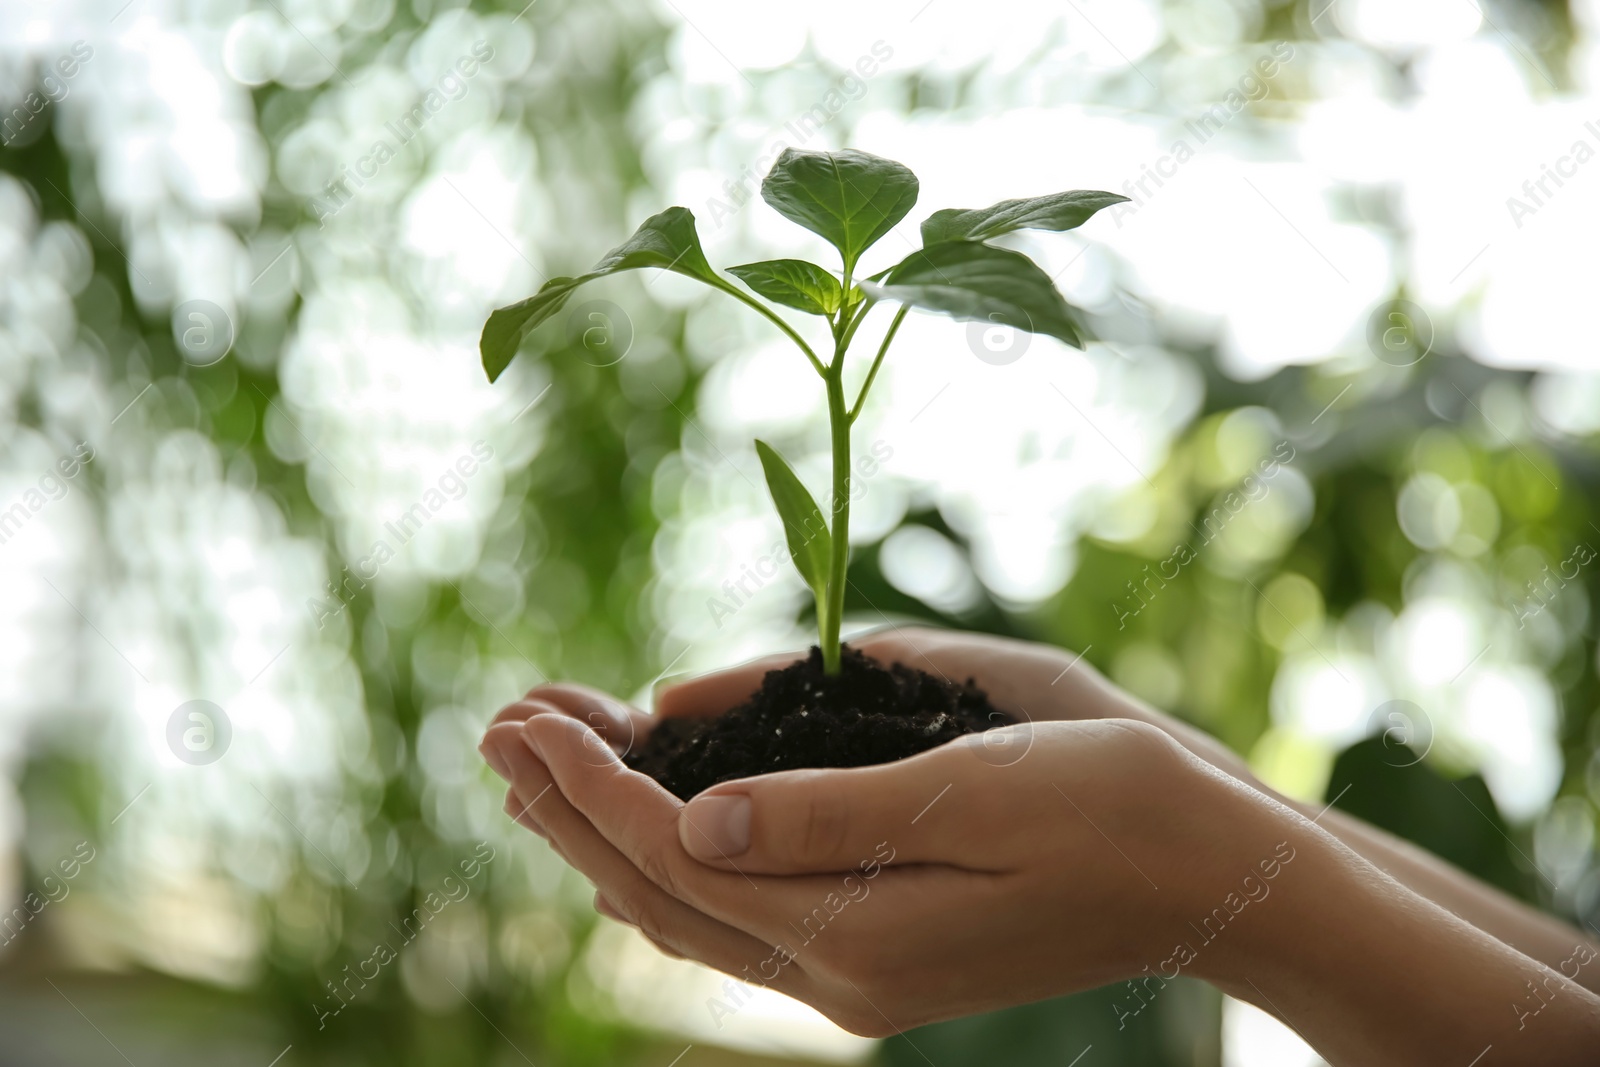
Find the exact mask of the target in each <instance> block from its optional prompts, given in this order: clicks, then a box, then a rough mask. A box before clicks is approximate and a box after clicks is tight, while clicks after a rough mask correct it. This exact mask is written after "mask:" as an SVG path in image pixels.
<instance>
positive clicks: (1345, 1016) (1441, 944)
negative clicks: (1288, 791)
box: [1202, 802, 1600, 1067]
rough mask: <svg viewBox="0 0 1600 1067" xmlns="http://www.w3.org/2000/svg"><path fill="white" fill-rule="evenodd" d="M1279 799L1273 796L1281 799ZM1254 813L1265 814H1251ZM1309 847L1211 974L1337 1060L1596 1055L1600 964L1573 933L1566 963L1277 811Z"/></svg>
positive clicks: (1460, 1062)
mask: <svg viewBox="0 0 1600 1067" xmlns="http://www.w3.org/2000/svg"><path fill="white" fill-rule="evenodd" d="M1269 805H1270V802H1267V804H1266V805H1263V806H1269ZM1245 817H1252V816H1245ZM1263 817H1264V818H1268V819H1271V820H1274V821H1275V823H1276V825H1275V827H1274V828H1273V829H1271V830H1268V831H1267V832H1266V833H1265V835H1264V836H1263V840H1265V839H1266V838H1267V837H1276V836H1278V835H1280V834H1281V835H1283V836H1284V837H1287V838H1288V840H1289V841H1290V842H1291V843H1292V844H1293V847H1294V848H1295V850H1296V856H1295V859H1294V862H1293V863H1292V864H1285V865H1284V868H1283V871H1282V874H1281V876H1280V877H1279V878H1278V879H1277V882H1276V884H1275V886H1274V888H1273V893H1272V897H1271V898H1270V900H1268V901H1264V902H1263V903H1262V904H1261V905H1260V908H1259V911H1258V912H1257V914H1256V916H1255V917H1254V918H1253V919H1252V921H1251V922H1250V923H1248V924H1240V927H1239V931H1238V934H1239V936H1238V937H1237V938H1234V937H1231V936H1230V937H1229V938H1227V939H1219V941H1218V948H1219V950H1220V951H1218V952H1216V953H1214V954H1212V956H1211V957H1210V958H1209V959H1207V960H1206V965H1207V968H1208V972H1207V973H1204V974H1203V975H1202V976H1203V977H1206V978H1208V979H1209V980H1210V981H1212V982H1213V984H1215V985H1217V986H1218V987H1219V988H1221V989H1223V990H1224V991H1225V992H1227V993H1229V994H1231V995H1233V996H1235V997H1238V998H1240V999H1243V1000H1247V1001H1250V1002H1252V1003H1254V1004H1256V1005H1258V1006H1260V1007H1261V1008H1263V1009H1264V1010H1266V1011H1270V1012H1272V1013H1273V1014H1274V1015H1277V1016H1278V1017H1279V1018H1281V1019H1283V1020H1284V1021H1285V1022H1286V1023H1288V1024H1289V1025H1291V1026H1293V1027H1294V1028H1295V1029H1296V1030H1298V1031H1299V1032H1300V1033H1301V1034H1302V1035H1303V1036H1304V1037H1305V1038H1306V1040H1307V1041H1309V1042H1310V1043H1311V1044H1312V1045H1313V1046H1315V1047H1316V1048H1317V1050H1318V1051H1319V1052H1320V1053H1321V1054H1322V1055H1323V1056H1324V1057H1325V1058H1327V1059H1328V1060H1329V1062H1330V1063H1332V1064H1334V1065H1335V1067H1342V1065H1344V1064H1361V1065H1362V1067H1368V1065H1387V1064H1394V1065H1397V1067H1398V1065H1402V1064H1404V1065H1406V1067H1414V1065H1417V1064H1441V1065H1450V1067H1467V1065H1468V1064H1472V1065H1475V1067H1493V1065H1495V1064H1525V1063H1539V1064H1544V1065H1548V1067H1563V1065H1566V1064H1572V1065H1578V1064H1589V1063H1593V1062H1595V1056H1596V1053H1597V1050H1600V997H1596V996H1595V995H1594V994H1593V993H1591V992H1589V991H1588V990H1586V989H1584V988H1583V987H1582V986H1580V985H1578V984H1576V983H1575V982H1574V981H1571V980H1570V977H1571V976H1573V975H1582V974H1583V973H1584V972H1585V971H1591V972H1592V971H1594V970H1596V969H1600V959H1597V954H1595V953H1588V952H1586V951H1583V950H1580V951H1578V952H1577V953H1576V954H1575V953H1574V951H1573V946H1572V945H1571V944H1569V945H1568V947H1567V950H1566V952H1565V954H1564V956H1563V960H1564V962H1565V964H1566V972H1567V973H1566V974H1565V975H1563V974H1562V973H1558V972H1557V971H1556V970H1553V969H1551V968H1549V967H1546V966H1543V965H1542V964H1540V963H1538V962H1536V961H1535V960H1532V959H1530V958H1528V957H1527V956H1525V955H1523V954H1522V953H1520V952H1517V951H1515V950H1514V949H1512V948H1510V947H1509V946H1508V945H1506V944H1504V943H1502V942H1501V941H1499V940H1497V939H1496V938H1494V937H1492V936H1490V935H1489V934H1487V933H1486V932H1484V931H1483V930H1481V929H1479V928H1477V927H1475V926H1473V925H1471V924H1469V923H1467V922H1464V921H1462V920H1461V919H1460V918H1458V917H1457V916H1455V915H1453V914H1451V913H1450V912H1448V911H1446V910H1445V909H1444V908H1441V907H1439V906H1438V905H1436V904H1434V903H1432V902H1430V901H1428V900H1425V899H1423V898H1422V897H1421V896H1419V895H1418V894H1416V893H1414V892H1412V891H1411V890H1409V889H1407V888H1406V887H1404V886H1402V885H1400V884H1399V883H1398V882H1396V881H1395V880H1394V879H1392V878H1389V877H1388V876H1386V875H1385V874H1383V872H1381V871H1379V870H1378V869H1376V868H1375V867H1374V866H1373V865H1372V864H1370V863H1368V862H1367V861H1365V860H1364V859H1362V858H1361V857H1360V856H1358V855H1356V854H1355V853H1354V852H1353V851H1352V850H1350V849H1349V848H1347V847H1346V846H1344V845H1343V844H1342V843H1341V842H1339V841H1337V840H1336V839H1335V838H1334V837H1333V836H1332V835H1330V834H1327V833H1324V832H1322V831H1321V830H1319V829H1318V828H1317V827H1316V826H1313V825H1311V824H1310V822H1309V821H1308V820H1306V819H1304V818H1301V817H1299V816H1298V815H1295V814H1291V813H1288V812H1283V811H1281V809H1280V811H1279V813H1278V814H1276V815H1273V814H1270V813H1269V814H1267V815H1266V816H1263Z"/></svg>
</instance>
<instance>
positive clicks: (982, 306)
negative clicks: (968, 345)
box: [861, 241, 1083, 348]
mask: <svg viewBox="0 0 1600 1067" xmlns="http://www.w3.org/2000/svg"><path fill="white" fill-rule="evenodd" d="M861 288H862V289H864V290H865V291H866V293H867V295H868V296H871V297H873V298H875V299H880V300H898V301H900V302H901V303H903V304H911V305H913V306H915V307H920V308H927V309H929V310H931V311H942V312H944V313H945V314H946V315H950V316H953V317H954V318H957V319H969V320H973V321H976V322H993V323H998V324H1000V325H1002V326H1014V327H1016V328H1017V329H1019V330H1027V331H1028V332H1030V333H1042V334H1048V335H1049V336H1051V337H1056V338H1059V339H1061V340H1063V341H1065V342H1066V343H1067V344H1069V345H1072V346H1073V347H1074V348H1082V347H1083V341H1082V340H1081V339H1080V337H1079V335H1078V328H1077V327H1076V326H1075V325H1073V322H1072V309H1071V307H1069V306H1068V304H1067V302H1066V301H1065V300H1063V299H1062V297H1061V294H1060V293H1058V292H1056V287H1055V285H1054V284H1052V283H1051V281H1050V276H1049V275H1048V274H1046V273H1045V272H1044V271H1042V270H1040V269H1039V267H1038V265H1037V264H1036V263H1034V262H1033V260H1031V259H1029V258H1028V257H1027V256H1024V255H1022V254H1020V253H1017V252H1012V251H1009V250H1007V249H1004V248H995V247H994V246H993V245H985V244H978V243H976V242H973V241H950V242H946V243H944V244H936V245H934V246H932V247H931V248H923V249H920V250H918V251H916V252H913V253H911V255H909V256H907V257H906V258H905V259H903V260H901V261H900V263H898V264H897V265H896V266H895V267H894V268H893V269H891V270H890V271H889V273H888V274H887V275H886V276H885V277H884V280H883V283H882V284H881V285H874V284H873V283H871V282H862V283H861Z"/></svg>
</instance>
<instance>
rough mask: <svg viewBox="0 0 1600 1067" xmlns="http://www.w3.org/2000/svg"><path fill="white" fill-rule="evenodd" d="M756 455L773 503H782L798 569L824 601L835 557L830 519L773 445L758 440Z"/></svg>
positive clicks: (781, 514) (785, 528) (780, 512)
mask: <svg viewBox="0 0 1600 1067" xmlns="http://www.w3.org/2000/svg"><path fill="white" fill-rule="evenodd" d="M756 454H757V455H759V456H760V457H761V469H762V470H763V471H764V472H766V475H767V488H768V489H769V490H771V492H772V502H773V503H774V504H776V505H777V506H778V515H779V517H780V518H782V519H783V536H784V539H785V540H787V541H788V543H789V554H790V556H791V557H793V559H794V565H795V569H796V570H798V571H799V572H800V577H802V578H804V579H805V582H806V584H807V585H809V586H810V587H811V591H812V592H813V593H815V594H816V597H817V599H818V601H820V600H821V599H822V596H823V593H824V592H825V591H826V590H827V588H828V567H829V565H830V563H831V561H832V559H833V538H832V537H831V536H830V535H829V534H828V522H827V520H826V519H824V518H823V516H822V509H821V508H819V507H817V502H816V500H814V499H813V498H812V496H811V493H810V492H809V491H807V489H806V487H805V483H804V482H802V481H801V480H800V479H799V477H797V476H796V475H795V473H794V470H793V469H792V468H791V467H790V466H789V464H788V463H787V462H785V461H784V458H783V457H782V456H780V455H778V453H777V452H776V451H775V450H774V449H773V447H772V446H771V445H769V444H767V443H766V442H765V441H757V442H756Z"/></svg>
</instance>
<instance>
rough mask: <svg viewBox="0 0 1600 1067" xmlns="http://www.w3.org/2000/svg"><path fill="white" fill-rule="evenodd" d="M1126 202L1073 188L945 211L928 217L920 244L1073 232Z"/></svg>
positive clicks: (946, 209) (1113, 195) (1121, 198)
mask: <svg viewBox="0 0 1600 1067" xmlns="http://www.w3.org/2000/svg"><path fill="white" fill-rule="evenodd" d="M1127 199H1128V198H1127V197H1125V196H1118V195H1117V194H1116V193H1102V192H1098V191H1096V190H1094V189H1073V190H1071V191H1070V192H1065V193H1051V194H1050V195H1049V196H1032V197H1026V198H1024V199H1022V200H1002V201H1000V202H999V203H998V204H995V205H993V206H991V207H986V208H977V209H975V210H971V211H964V210H960V209H957V208H945V209H944V210H943V211H935V212H934V213H933V214H932V215H929V216H928V218H927V221H925V222H924V223H923V224H922V243H923V244H924V245H935V244H938V243H939V242H941V241H987V240H989V238H991V237H999V236H1000V235H1001V234H1003V233H1010V232H1012V231H1013V230H1058V231H1059V230H1073V229H1077V228H1078V227H1079V226H1082V225H1083V224H1084V223H1085V222H1087V221H1089V219H1090V217H1091V216H1093V215H1094V213H1095V212H1097V211H1100V210H1102V209H1104V208H1108V207H1110V206H1111V205H1113V204H1121V203H1124V202H1125V201H1126V200H1127Z"/></svg>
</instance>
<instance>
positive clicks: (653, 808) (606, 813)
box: [523, 716, 833, 944]
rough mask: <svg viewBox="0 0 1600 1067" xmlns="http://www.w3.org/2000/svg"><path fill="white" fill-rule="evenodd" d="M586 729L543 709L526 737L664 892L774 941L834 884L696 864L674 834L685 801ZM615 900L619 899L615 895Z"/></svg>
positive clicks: (572, 799) (573, 797) (732, 865)
mask: <svg viewBox="0 0 1600 1067" xmlns="http://www.w3.org/2000/svg"><path fill="white" fill-rule="evenodd" d="M586 732H587V731H586V730H585V729H584V727H583V726H581V725H580V724H578V723H575V722H573V721H572V720H570V719H564V718H559V717H553V716H540V717H539V718H536V719H530V720H529V721H528V722H527V723H526V724H525V725H524V727H523V736H524V738H525V739H526V740H527V742H528V743H529V745H531V746H533V748H534V750H535V752H536V755H538V756H539V758H540V760H541V761H542V762H543V764H544V765H545V766H546V767H548V768H549V771H550V775H551V777H552V778H553V779H554V780H555V783H556V788H557V790H559V791H560V793H561V794H562V797H563V799H564V802H567V803H570V804H571V805H572V807H573V808H575V809H576V810H577V811H578V812H580V813H581V814H582V815H583V816H584V817H585V818H586V819H587V820H588V821H589V823H590V824H592V826H593V828H594V829H595V830H597V831H599V833H600V834H602V835H603V836H604V837H605V839H606V840H607V841H609V842H610V843H611V844H612V846H614V847H615V848H616V849H617V850H618V851H619V852H621V853H622V854H623V855H624V856H626V857H627V859H628V861H629V862H630V863H632V864H633V866H634V867H636V868H637V869H638V870H639V871H640V872H641V873H642V874H643V875H644V877H646V878H648V879H649V880H650V881H651V882H652V883H654V884H655V885H656V886H658V887H659V888H660V889H661V890H662V891H663V892H665V893H666V894H668V895H669V896H671V897H674V898H676V899H678V900H681V901H685V902H686V903H688V904H690V905H692V906H693V907H694V908H696V909H697V910H698V911H701V912H704V913H705V914H707V915H709V916H711V917H712V918H714V919H717V920H719V921H721V922H724V923H727V924H729V925H731V926H734V927H737V928H738V929H740V930H744V931H746V932H747V933H750V934H752V935H754V936H756V937H758V938H761V939H763V940H765V941H767V942H769V943H771V944H778V943H780V942H782V941H784V940H785V939H786V938H789V937H792V936H793V933H792V931H791V930H790V929H789V928H788V926H787V923H788V921H789V920H790V919H791V918H792V917H793V916H794V915H795V914H796V909H798V911H799V912H802V913H803V912H806V911H809V910H810V908H811V906H812V905H813V904H814V903H815V901H816V899H817V898H818V897H819V896H822V895H826V893H827V892H828V891H829V890H831V889H832V888H833V885H832V884H831V883H829V881H828V880H827V879H825V878H814V879H813V878H805V879H800V878H797V879H791V880H766V881H763V882H761V884H760V885H759V886H758V885H757V884H756V883H755V882H754V881H752V880H751V879H750V878H749V877H748V876H746V875H745V874H743V873H741V872H740V871H739V866H740V865H739V864H738V863H737V862H729V863H727V864H726V865H724V866H723V867H722V869H721V870H714V869H712V868H710V867H708V866H706V865H704V864H701V863H697V862H695V860H694V859H693V858H692V857H691V856H690V855H689V854H688V853H687V852H685V851H684V848H683V845H682V843H681V841H680V839H679V831H678V816H679V812H680V810H681V809H682V808H683V802H682V801H680V800H678V798H677V797H675V796H673V795H672V794H671V793H669V792H667V791H666V790H665V789H663V788H661V786H659V785H657V784H656V783H655V782H654V781H653V780H651V779H650V778H647V777H645V776H644V775H642V774H638V773H635V772H634V771H630V770H629V769H628V768H627V767H626V766H624V765H623V763H622V762H621V761H620V760H618V759H616V758H615V757H614V756H611V755H610V753H608V752H605V753H600V754H599V755H600V756H601V758H594V757H595V756H596V755H597V752H596V748H595V744H594V742H592V741H586V740H585V739H584V738H583V737H582V736H581V735H582V734H584V733H586ZM612 899H613V903H620V902H619V901H617V900H616V899H615V898H614V897H613V898H612Z"/></svg>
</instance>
